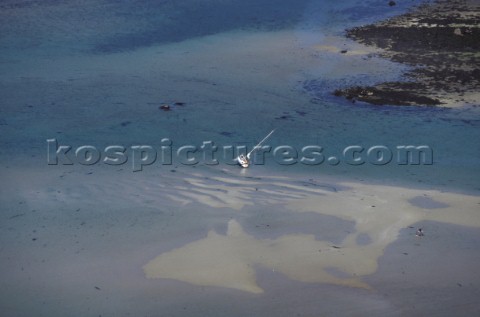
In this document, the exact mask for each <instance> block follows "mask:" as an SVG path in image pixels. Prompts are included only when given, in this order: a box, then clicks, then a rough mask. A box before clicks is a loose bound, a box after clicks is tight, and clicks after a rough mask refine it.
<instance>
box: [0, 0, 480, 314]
mask: <svg viewBox="0 0 480 317" xmlns="http://www.w3.org/2000/svg"><path fill="white" fill-rule="evenodd" d="M416 3H420V2H419V1H412V2H409V3H408V6H410V5H414V4H416ZM2 5H3V6H2V9H1V12H2V13H1V14H2V21H4V22H2V26H5V28H4V29H3V30H4V31H3V32H2V38H1V54H2V61H3V62H2V64H1V66H0V69H1V72H0V79H1V80H0V85H1V86H0V91H1V95H2V105H1V112H2V114H1V124H2V125H1V126H0V127H1V130H2V152H1V155H0V159H1V161H2V172H1V175H2V185H1V188H2V191H1V197H0V198H1V202H2V204H1V205H2V215H3V216H2V222H1V235H2V236H1V239H0V241H1V243H2V245H1V250H2V253H1V262H2V267H4V268H5V269H4V270H3V271H2V272H1V273H0V274H1V281H2V284H3V285H4V286H5V287H3V288H2V294H1V295H2V296H0V298H1V301H0V305H1V306H0V307H1V310H2V311H3V312H5V313H6V314H9V315H16V316H30V315H31V314H32V311H35V312H36V314H37V315H45V316H52V315H72V316H75V315H78V316H85V315H94V316H97V315H102V316H104V315H120V316H122V315H123V316H128V315H147V316H163V315H173V316H194V315H222V316H225V315H232V316H236V315H239V316H240V315H242V316H244V315H257V316H260V315H265V314H275V315H292V314H300V315H313V314H319V315H337V316H338V315H340V316H341V315H344V316H347V315H352V314H354V315H382V316H385V315H387V316H397V315H405V314H407V313H410V312H415V311H419V312H422V313H425V312H428V311H430V310H432V309H433V308H435V309H438V306H439V302H438V296H440V295H441V296H443V297H442V298H444V305H445V306H452V305H455V304H456V303H458V304H459V305H462V307H464V308H463V309H464V310H463V311H464V312H465V315H468V314H469V313H475V312H478V310H479V307H478V305H476V304H475V303H474V299H476V298H478V296H477V294H478V285H479V284H478V283H479V282H478V278H477V276H478V271H477V270H478V269H476V267H475V266H474V263H478V261H476V259H478V252H477V251H476V250H475V246H476V241H477V240H478V237H479V232H478V228H477V221H478V217H476V216H475V213H476V212H478V210H479V207H477V206H478V204H477V205H475V203H476V202H478V190H479V189H480V184H479V178H478V175H479V173H478V172H479V164H478V158H479V157H480V148H479V146H478V141H477V140H478V139H479V137H480V135H479V134H480V133H479V131H480V130H479V129H478V125H479V122H480V121H479V118H480V114H479V112H478V108H475V107H461V108H458V109H444V108H417V107H415V108H393V107H383V108H378V107H372V106H368V105H362V104H355V105H352V104H351V103H349V102H347V101H344V100H342V99H338V98H336V97H333V96H331V94H330V92H331V91H332V90H333V89H334V87H337V86H343V85H349V84H351V83H370V82H375V81H383V80H386V79H395V78H398V77H399V76H401V74H402V70H404V69H405V66H402V65H397V64H394V63H391V62H389V61H386V60H382V59H380V58H378V57H376V56H375V55H372V53H374V51H373V50H372V49H371V48H366V47H363V46H361V45H358V44H356V43H354V42H351V41H349V40H347V39H344V38H343V37H342V32H343V30H344V29H345V28H346V27H351V26H355V25H357V24H362V23H368V22H372V21H376V20H380V19H384V18H387V17H389V16H393V15H395V14H400V13H402V12H405V10H406V9H407V7H408V6H407V5H406V4H404V2H401V3H399V5H397V6H395V7H389V6H388V5H386V4H385V3H384V2H383V1H368V2H365V1H362V2H360V1H343V2H341V3H335V4H333V3H331V2H329V1H312V2H307V1H305V2H302V1H297V2H282V3H277V2H273V1H261V2H258V1H257V2H255V3H245V2H243V3H242V5H239V4H238V2H235V1H208V2H202V3H201V4H200V3H198V2H194V1H179V2H168V1H166V2H161V3H159V4H155V5H154V4H152V3H150V2H145V1H122V2H121V3H118V2H109V1H105V2H94V1H82V2H75V3H72V2H69V1H60V2H57V1H55V2H42V3H39V2H35V1H30V2H13V1H12V2H8V1H5V2H4V3H3V4H2ZM342 49H347V50H348V52H347V54H341V53H339V51H340V50H342ZM308 85H310V87H314V89H313V90H310V91H306V90H305V89H304V88H305V87H306V86H308ZM176 101H180V102H185V106H183V107H180V106H179V107H174V108H173V109H172V110H171V111H169V112H164V111H161V110H159V109H158V107H159V106H160V105H161V104H163V103H173V102H176ZM273 128H276V129H277V130H276V132H275V134H274V137H272V139H270V140H269V144H271V145H273V146H275V145H280V144H288V145H292V146H295V147H298V148H300V147H301V146H303V145H310V144H315V145H321V146H322V147H324V149H325V150H324V151H325V152H324V153H325V155H326V156H327V157H328V156H330V155H339V153H341V151H342V149H343V148H344V147H346V146H349V145H356V144H360V145H364V146H366V147H368V146H371V145H378V144H381V145H386V146H389V147H392V148H393V147H395V146H396V145H405V144H413V145H417V144H426V145H429V146H431V147H432V149H433V151H434V164H433V165H431V166H425V165H421V166H399V165H395V164H390V165H386V166H373V165H370V164H365V165H362V166H349V165H347V164H343V163H340V164H339V165H338V166H331V165H329V164H328V163H324V164H322V165H320V166H304V165H301V164H296V165H293V166H281V165H277V164H275V163H274V162H273V160H272V158H271V157H270V156H269V157H267V164H266V165H265V166H261V165H258V166H252V168H250V169H248V170H239V169H238V168H236V167H232V166H226V165H219V166H203V165H199V166H196V167H190V166H181V165H180V164H176V165H173V166H163V165H159V164H154V165H151V166H146V167H145V168H144V170H143V171H142V172H138V173H133V172H132V171H131V166H130V165H124V166H120V167H117V166H107V165H104V164H98V165H94V166H81V165H78V164H76V165H74V166H48V165H47V164H46V139H48V138H57V139H58V140H59V143H60V144H69V145H72V146H79V145H84V144H91V145H95V146H97V147H98V148H102V147H104V146H106V145H110V144H121V145H124V146H127V147H128V146H130V145H136V144H150V145H153V146H159V145H160V141H161V139H162V138H170V139H171V140H172V141H173V142H174V147H177V146H180V145H182V144H188V143H193V144H198V145H200V144H201V142H202V141H205V140H212V141H214V142H215V143H217V144H219V145H222V144H233V145H236V144H240V145H242V144H247V145H249V146H253V144H254V143H255V142H256V141H258V140H260V139H261V138H262V136H263V135H265V134H266V133H267V132H268V131H270V130H271V129H273ZM171 170H174V171H176V172H171ZM390 186H394V187H390ZM407 188H408V190H407ZM452 192H454V193H457V194H451V193H452ZM395 193H397V194H395ZM465 193H467V194H468V195H465V196H463V195H464V194H465ZM337 194H338V195H337ZM456 195H458V196H456ZM419 197H420V198H419ZM422 197H426V198H422ZM353 198H358V200H361V199H363V200H365V199H366V200H368V201H375V203H374V204H370V205H369V206H370V208H372V207H371V205H375V206H377V205H378V204H383V206H385V207H384V208H385V209H384V211H385V213H388V214H390V215H392V214H393V215H395V213H394V212H397V213H398V214H399V215H400V216H399V217H400V218H399V219H401V218H402V215H409V214H411V213H412V212H413V213H414V214H415V216H414V217H412V219H411V221H410V220H409V221H405V222H402V221H400V225H398V226H393V227H392V228H394V229H395V230H393V231H391V232H390V231H389V232H387V233H386V240H382V239H381V238H379V236H377V237H375V236H374V233H375V230H377V231H378V228H368V229H366V228H363V229H362V230H359V229H358V228H357V227H356V225H357V226H358V223H361V222H362V218H355V217H353V218H351V217H350V216H349V213H353V214H354V213H355V212H359V213H360V214H361V215H363V216H362V217H365V218H363V219H369V218H368V216H367V214H365V212H369V209H362V208H364V207H365V208H366V207H368V206H362V205H359V204H358V201H356V200H355V199H353ZM309 199H310V200H312V201H311V203H310V204H309V205H308V207H305V205H302V204H303V202H304V201H308V200H309ZM349 202H350V204H349ZM345 204H346V205H345ZM302 206H303V207H302ZM342 206H344V207H345V208H343V209H342ZM389 206H390V207H389ZM431 206H436V207H438V208H433V207H432V208H431ZM302 208H304V209H305V208H306V209H308V210H304V212H302V213H297V212H298V211H299V209H302ZM373 208H378V207H373ZM392 210H393V211H394V212H392ZM445 211H448V212H450V214H449V213H448V212H447V213H445ZM437 212H438V213H437ZM454 212H458V213H459V214H458V217H454V216H452V214H451V213H454ZM332 213H333V214H332ZM342 215H343V216H342ZM378 215H379V216H378V217H379V218H381V215H382V213H380V214H378ZM449 215H450V216H449ZM452 218H454V219H453V220H452ZM455 218H458V219H455ZM392 219H394V220H392ZM395 219H397V218H395V217H394V218H388V219H386V220H385V221H383V222H382V221H380V222H378V226H380V229H382V228H383V227H384V228H389V226H390V225H394V224H395V221H397V220H398V219H397V220H395ZM466 220H470V222H469V223H468V222H467V221H466ZM365 221H366V220H365ZM420 221H424V222H420ZM229 224H230V225H231V227H233V228H237V230H233V231H234V232H243V233H244V234H241V235H239V236H241V237H247V238H245V239H246V240H244V241H243V242H242V241H240V242H238V243H234V244H233V245H235V247H234V248H233V250H234V251H236V252H233V254H232V255H231V257H225V259H222V261H224V262H222V261H220V259H219V261H214V263H215V264H216V265H219V267H220V269H219V271H218V272H219V273H218V274H223V273H222V272H225V273H224V274H225V276H226V277H228V278H225V279H222V280H223V281H221V283H220V285H218V284H215V283H214V282H212V281H211V280H209V279H208V278H206V279H204V280H203V282H199V279H198V276H199V275H202V274H203V273H202V272H203V271H202V270H204V269H205V265H202V262H201V261H203V260H202V259H203V257H204V256H206V255H208V250H216V249H215V248H213V249H212V248H211V247H210V245H209V244H208V240H207V243H205V244H204V246H205V250H207V251H206V252H207V253H204V254H203V255H202V254H200V255H198V256H193V255H192V254H188V252H187V253H183V251H182V250H185V248H187V250H188V246H189V245H191V244H192V243H200V242H201V241H204V240H205V239H207V238H208V234H209V232H213V235H215V234H216V235H217V236H218V238H219V239H220V240H221V241H223V240H222V239H225V241H227V245H228V243H231V241H230V240H231V238H228V237H229V236H228V232H229V230H228V228H229ZM232 224H233V225H232ZM465 225H470V226H469V227H466V226H465ZM382 226H383V227H382ZM410 226H412V227H414V228H410ZM419 226H424V229H425V232H426V235H425V237H424V238H422V239H418V238H417V237H415V235H414V232H415V228H416V227H419ZM238 228H241V229H238ZM374 229H375V230H374ZM231 231H232V230H231ZM380 231H381V230H380ZM377 233H378V232H377ZM234 236H235V235H234ZM380 236H381V235H380ZM223 237H225V238H223ZM347 237H349V238H348V239H347ZM229 239H230V240H229ZM242 239H243V238H242ZM282 239H283V240H282ZM302 239H303V240H302ZM240 240H241V239H240ZM245 241H246V242H245ZM251 241H257V243H254V245H253V246H252V245H251V244H249V243H250V242H251ZM281 241H282V242H281ZM298 241H300V242H299V243H300V246H299V247H298V248H297V247H294V248H292V247H289V246H290V245H291V244H290V243H294V242H298ZM302 241H304V242H302ZM306 241H308V243H312V245H316V244H318V245H320V247H319V249H322V248H323V247H327V249H328V252H337V251H338V252H342V250H343V249H345V250H350V251H346V252H347V256H348V257H349V258H348V260H344V259H343V258H342V257H338V258H336V257H328V255H326V259H332V264H331V265H329V266H328V265H327V266H325V265H324V264H323V262H322V260H321V259H317V258H315V260H311V261H308V260H307V259H309V257H310V255H306V257H305V260H304V261H302V256H299V257H298V264H297V265H295V264H292V263H293V262H289V261H287V260H285V261H284V262H283V263H282V252H283V253H284V254H283V257H284V258H285V259H289V254H290V250H296V251H301V250H302V247H306V246H307V245H308V243H307V242H306ZM381 241H388V242H389V243H382V242H381ZM390 242H391V243H390ZM269 243H273V244H275V243H277V245H276V247H273V248H271V249H270V248H269V245H270V244H269ZM257 244H258V245H260V246H262V247H263V248H265V249H264V250H265V251H262V250H263V249H262V250H259V248H258V246H257ZM376 244H378V245H379V247H378V248H374V249H368V247H369V246H370V247H371V246H372V245H376ZM332 245H333V246H337V247H340V249H336V248H334V247H332ZM238 248H240V249H242V250H243V251H238ZM361 248H366V250H370V251H365V252H366V253H363V255H362V252H361V250H362V249H361ZM406 249H408V250H407V251H405V250H406ZM410 249H411V250H410ZM220 250H221V249H220ZM228 250H229V249H228V248H227V250H225V252H227V253H228ZM372 250H373V251H372ZM445 250H450V252H455V254H456V258H457V259H458V260H457V261H454V262H452V263H451V264H450V265H439V264H438V262H441V261H439V259H443V258H445V252H446V251H445ZM453 250H455V251H453ZM169 252H174V253H176V254H180V255H182V254H185V256H187V257H188V258H190V259H192V258H193V260H192V261H191V262H190V263H187V264H189V265H191V266H192V268H190V269H189V271H188V272H189V276H187V277H185V276H183V277H182V276H180V277H179V276H178V274H179V273H178V272H177V271H178V270H175V269H173V270H170V269H168V267H167V266H165V267H166V269H165V270H166V271H165V272H163V273H161V274H160V278H159V279H156V278H155V279H147V278H146V275H145V272H144V270H143V268H144V267H145V265H147V263H150V261H152V260H154V259H155V258H156V257H158V256H160V257H161V256H162V255H166V254H167V255H168V254H170V253H169ZM242 252H244V253H242ZM328 252H327V253H328ZM348 252H353V253H351V254H356V253H355V252H360V255H359V256H353V255H349V254H350V253H348ZM368 252H373V253H368ZM415 252H417V253H415ZM404 253H408V255H405V254H404ZM172 254H173V253H172ZM262 254H265V258H264V259H260V258H262ZM279 254H280V255H279ZM319 254H321V252H319ZM371 254H375V256H373V259H375V261H374V263H373V264H374V266H377V269H375V267H374V266H371V265H365V266H364V268H365V271H363V272H361V273H359V274H358V275H359V276H358V277H357V279H356V280H355V283H352V284H355V285H353V287H352V285H350V286H345V284H348V283H344V281H343V280H344V279H345V278H351V277H352V276H351V275H352V270H351V269H350V268H349V263H350V264H352V263H353V264H354V266H355V264H356V263H355V261H362V259H365V256H366V255H371ZM414 254H416V256H413V255H414ZM315 255H317V254H315ZM182 256H183V255H182ZM192 256H193V257H192ZM221 256H222V255H221V254H220V256H219V257H221ZM277 257H278V258H277ZM396 257H401V259H402V261H404V262H400V261H398V262H395V261H394V259H396ZM417 257H420V258H421V261H420V264H419V265H418V266H417V265H416V263H417V261H418V260H417ZM335 259H336V260H335ZM273 260H276V261H279V262H280V263H279V264H278V265H271V264H272V263H271V262H272V261H273ZM195 261H198V263H196V262H195ZM316 261H320V262H316ZM349 261H350V262H349ZM392 261H393V262H392ZM230 262H232V263H233V264H229V263H230ZM222 263H227V264H225V265H221V264H222ZM238 263H240V264H239V265H240V271H238V270H236V269H235V268H236V267H237V266H236V265H237V264H238ZM242 263H243V264H242ZM245 263H247V264H251V265H252V267H249V269H248V270H247V271H248V272H250V273H249V274H250V275H248V277H247V278H243V277H242V275H241V274H239V272H242V270H243V269H244V267H243V266H242V265H244V264H245ZM309 263H313V268H312V267H310V266H308V265H309ZM305 265H306V266H307V267H306V268H305ZM403 265H405V266H406V267H407V268H409V269H410V271H408V270H405V269H403ZM356 266H358V267H362V266H361V265H360V264H358V263H357V265H356ZM317 268H318V275H316V274H315V272H316V269H317ZM320 268H322V269H320ZM427 268H428V269H427ZM195 269H196V270H197V271H195ZM413 271H415V272H416V273H415V274H414V273H412V272H413ZM427 271H428V272H427ZM252 272H253V273H254V275H251V273H252ZM402 272H403V273H402ZM196 273H198V274H196ZM353 273H355V272H353ZM302 274H304V275H302ZM147 275H148V274H147ZM187 275H188V274H187ZM162 276H163V277H168V276H170V278H172V277H173V279H166V278H162ZM252 276H254V278H253V279H252ZM445 276H449V278H448V279H445ZM207 277H208V274H207ZM200 280H201V279H200ZM307 280H310V281H307ZM225 281H227V282H225ZM228 281H230V282H228ZM429 281H440V282H429ZM441 281H444V282H441ZM445 281H446V282H445ZM235 283H240V284H241V285H243V287H236V286H235ZM242 283H243V284H242ZM423 284H424V285H423ZM459 284H460V285H461V286H459ZM252 285H254V288H252V287H253V286H252ZM397 285H398V286H397ZM359 286H362V287H359ZM255 287H256V288H255ZM410 287H412V288H415V290H414V294H417V295H418V297H415V296H412V295H411V293H409V289H410ZM252 289H253V290H256V292H249V290H252ZM260 289H261V290H262V292H259V290H260ZM390 294H392V295H390ZM439 294H440V295H439ZM417 298H419V302H421V304H418V303H415V300H416V299H417ZM440 306H442V305H440ZM415 307H417V308H415ZM437 312H438V311H437ZM438 313H439V314H440V315H441V314H442V311H440V312H438ZM443 313H444V314H445V315H451V313H450V312H449V311H447V310H445V311H444V312H443Z"/></svg>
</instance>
